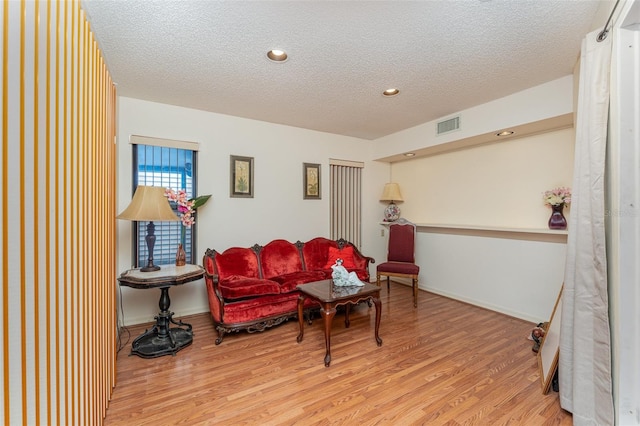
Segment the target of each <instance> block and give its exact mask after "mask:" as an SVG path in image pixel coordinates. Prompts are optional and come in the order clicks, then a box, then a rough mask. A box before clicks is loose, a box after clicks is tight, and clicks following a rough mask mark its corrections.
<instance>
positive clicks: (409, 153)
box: [404, 152, 416, 157]
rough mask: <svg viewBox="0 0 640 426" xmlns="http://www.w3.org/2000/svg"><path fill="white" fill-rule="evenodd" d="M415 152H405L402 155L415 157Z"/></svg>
mask: <svg viewBox="0 0 640 426" xmlns="http://www.w3.org/2000/svg"><path fill="white" fill-rule="evenodd" d="M415 155H416V153H415V152H405V154H404V156H405V157H415Z"/></svg>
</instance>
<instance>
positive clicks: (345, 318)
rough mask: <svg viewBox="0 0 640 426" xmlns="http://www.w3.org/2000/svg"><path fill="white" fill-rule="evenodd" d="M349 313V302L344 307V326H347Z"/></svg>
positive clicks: (349, 323)
mask: <svg viewBox="0 0 640 426" xmlns="http://www.w3.org/2000/svg"><path fill="white" fill-rule="evenodd" d="M349 313H351V303H347V304H346V305H345V307H344V328H349V326H350V325H351V321H349Z"/></svg>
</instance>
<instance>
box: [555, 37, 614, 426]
mask: <svg viewBox="0 0 640 426" xmlns="http://www.w3.org/2000/svg"><path fill="white" fill-rule="evenodd" d="M597 33H598V32H597V31H596V32H593V33H590V34H588V35H587V37H586V38H585V39H584V40H583V41H582V54H581V59H580V88H579V93H578V107H577V108H578V116H577V123H576V147H575V164H574V177H573V196H572V201H571V212H570V221H569V236H568V239H567V261H566V269H565V277H564V291H563V294H562V301H563V305H562V320H561V328H560V359H559V366H558V375H559V383H560V404H561V406H562V408H564V409H565V410H567V411H570V412H572V413H573V422H574V424H575V425H612V424H613V423H614V411H613V396H612V383H611V344H610V343H611V339H610V333H609V309H608V296H607V263H606V251H605V220H604V219H605V217H604V215H605V205H604V187H605V186H604V177H605V148H606V143H607V124H608V114H609V70H610V64H611V45H612V43H611V39H612V37H613V35H612V34H609V37H607V38H606V39H605V40H604V41H602V42H597V41H596V36H597Z"/></svg>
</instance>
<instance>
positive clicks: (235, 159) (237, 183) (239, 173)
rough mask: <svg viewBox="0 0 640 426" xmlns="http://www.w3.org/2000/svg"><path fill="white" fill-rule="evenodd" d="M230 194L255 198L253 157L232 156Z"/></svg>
mask: <svg viewBox="0 0 640 426" xmlns="http://www.w3.org/2000/svg"><path fill="white" fill-rule="evenodd" d="M229 180H230V182H231V188H230V193H229V195H230V196H231V197H237V198H253V157H239V156H237V155H232V156H231V166H230V177H229Z"/></svg>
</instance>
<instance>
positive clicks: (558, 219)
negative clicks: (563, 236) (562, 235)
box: [549, 203, 567, 229]
mask: <svg viewBox="0 0 640 426" xmlns="http://www.w3.org/2000/svg"><path fill="white" fill-rule="evenodd" d="M563 210H564V203H560V204H554V205H552V206H551V217H550V218H549V229H567V219H565V217H564V214H562V211H563Z"/></svg>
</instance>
